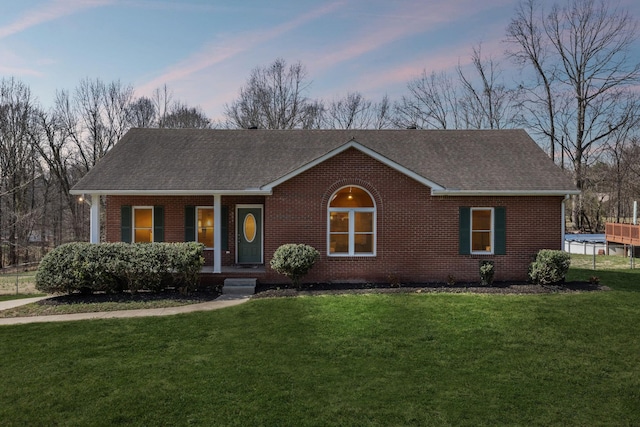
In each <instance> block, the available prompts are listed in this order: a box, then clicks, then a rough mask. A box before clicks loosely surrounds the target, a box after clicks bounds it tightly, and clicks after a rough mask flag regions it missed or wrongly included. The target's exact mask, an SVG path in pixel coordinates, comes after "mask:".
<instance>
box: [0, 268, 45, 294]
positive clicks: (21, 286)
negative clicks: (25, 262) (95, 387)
mask: <svg viewBox="0 0 640 427" xmlns="http://www.w3.org/2000/svg"><path fill="white" fill-rule="evenodd" d="M16 279H17V282H18V294H29V295H30V294H35V293H37V291H36V272H35V271H25V272H20V273H18V274H16V273H3V274H0V295H4V294H14V295H15V294H16Z"/></svg>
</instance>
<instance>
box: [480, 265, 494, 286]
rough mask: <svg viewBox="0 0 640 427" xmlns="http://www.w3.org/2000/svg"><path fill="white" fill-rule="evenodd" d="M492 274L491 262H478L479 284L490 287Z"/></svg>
mask: <svg viewBox="0 0 640 427" xmlns="http://www.w3.org/2000/svg"><path fill="white" fill-rule="evenodd" d="M494 274H495V269H494V267H493V261H488V260H482V261H480V284H481V285H482V286H491V285H492V284H493V275H494Z"/></svg>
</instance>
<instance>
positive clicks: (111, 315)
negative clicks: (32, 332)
mask: <svg viewBox="0 0 640 427" xmlns="http://www.w3.org/2000/svg"><path fill="white" fill-rule="evenodd" d="M45 298H49V297H37V298H24V299H17V300H11V301H1V302H0V310H7V309H9V308H13V307H18V306H21V305H25V304H30V303H32V302H36V301H40V300H43V299H45ZM247 301H249V296H246V295H223V296H220V297H218V298H217V299H215V300H213V301H207V302H203V303H199V304H190V305H181V306H179V307H165V308H149V309H138V310H120V311H99V312H94V313H75V314H55V315H51V316H32V317H11V318H6V319H0V325H20V324H24V323H44V322H67V321H71V320H87V319H122V318H126V317H148V316H170V315H172V314H180V313H192V312H194V311H209V310H218V309H220V308H225V307H232V306H234V305H239V304H242V303H244V302H247Z"/></svg>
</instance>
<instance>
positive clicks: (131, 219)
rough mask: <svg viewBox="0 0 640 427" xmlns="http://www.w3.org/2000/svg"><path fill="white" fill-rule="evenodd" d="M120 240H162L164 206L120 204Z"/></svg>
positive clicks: (128, 241)
mask: <svg viewBox="0 0 640 427" xmlns="http://www.w3.org/2000/svg"><path fill="white" fill-rule="evenodd" d="M120 240H121V241H123V242H126V243H131V242H163V241H164V206H134V207H132V206H130V205H122V206H120Z"/></svg>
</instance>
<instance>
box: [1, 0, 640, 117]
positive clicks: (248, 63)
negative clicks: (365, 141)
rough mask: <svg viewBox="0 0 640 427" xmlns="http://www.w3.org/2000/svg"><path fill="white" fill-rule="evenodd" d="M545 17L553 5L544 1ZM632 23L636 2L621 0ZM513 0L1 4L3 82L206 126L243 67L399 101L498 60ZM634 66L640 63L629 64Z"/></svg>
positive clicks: (49, 99)
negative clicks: (126, 88) (113, 85)
mask: <svg viewBox="0 0 640 427" xmlns="http://www.w3.org/2000/svg"><path fill="white" fill-rule="evenodd" d="M543 3H544V6H543V7H544V8H550V7H551V5H552V4H553V0H543ZM619 4H620V6H621V7H624V8H627V9H628V10H629V11H630V12H631V13H632V15H633V16H634V17H635V18H636V19H640V2H639V1H637V0H619ZM515 6H516V1H515V0H481V1H480V0H336V1H332V0H330V1H312V0H272V1H268V2H267V1H264V0H263V1H257V0H254V1H244V0H234V1H218V0H175V1H170V0H19V1H16V0H0V78H2V77H4V78H8V77H15V78H16V79H18V80H20V81H22V82H24V83H25V84H27V85H28V86H29V87H30V89H31V92H32V94H33V95H35V96H36V97H37V98H38V100H39V102H40V103H41V105H42V106H43V107H45V108H49V107H51V106H52V105H53V99H54V97H55V93H56V91H59V90H62V89H64V90H68V91H71V92H72V91H73V90H74V89H75V87H76V86H77V85H78V84H79V82H80V81H81V80H82V79H84V78H90V79H96V78H99V79H101V80H102V81H104V82H106V83H109V82H112V81H115V80H119V81H120V82H122V83H123V84H126V85H131V86H133V88H134V90H135V95H136V96H150V95H151V94H152V93H153V91H154V89H156V88H160V87H162V86H163V85H165V84H166V85H167V87H168V89H169V90H170V91H171V92H172V93H173V97H174V100H179V101H181V102H183V103H186V104H188V105H189V106H199V107H201V108H202V109H203V111H204V112H205V114H207V115H208V116H209V117H210V118H212V119H214V120H219V119H222V118H223V111H224V105H225V104H229V103H231V102H232V101H233V100H234V99H236V98H237V96H238V93H239V90H240V88H241V87H242V86H243V85H244V84H245V83H246V80H247V78H248V77H249V74H250V72H251V70H252V69H254V68H255V67H257V66H267V65H269V64H270V63H272V62H273V61H274V60H275V59H276V58H283V59H284V60H285V61H287V63H289V64H291V63H296V62H298V61H300V62H301V63H302V64H303V65H304V66H305V67H306V70H307V74H308V79H309V81H310V82H311V86H310V88H309V92H308V96H309V97H310V98H313V99H324V100H331V99H334V98H336V97H342V96H344V95H346V94H347V93H348V92H353V91H359V92H361V93H362V94H363V95H364V96H365V97H367V98H369V99H371V100H373V101H379V100H380V99H381V98H382V96H384V95H385V94H387V95H388V96H389V97H390V99H391V100H392V101H393V100H396V99H399V98H400V97H401V96H402V95H403V94H405V93H406V85H407V82H409V81H410V80H411V79H413V78H415V77H417V76H419V75H420V74H421V73H422V71H423V70H426V71H427V72H431V71H435V72H438V71H452V70H454V69H455V67H456V66H457V65H458V64H460V65H461V66H463V67H464V66H465V65H466V64H468V62H469V58H470V54H471V51H472V48H473V47H474V46H477V45H478V44H479V43H481V44H482V52H483V54H487V55H492V56H494V57H495V58H497V59H500V62H501V64H502V65H503V66H504V67H505V68H509V67H512V68H513V66H512V64H510V63H509V61H508V60H506V59H501V58H502V56H503V55H502V54H503V52H504V51H505V49H506V47H507V46H506V44H505V43H504V38H505V29H506V27H507V25H508V24H509V21H510V20H511V18H512V17H513V15H514V10H515ZM636 52H640V49H638V50H636ZM636 61H640V58H636Z"/></svg>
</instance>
